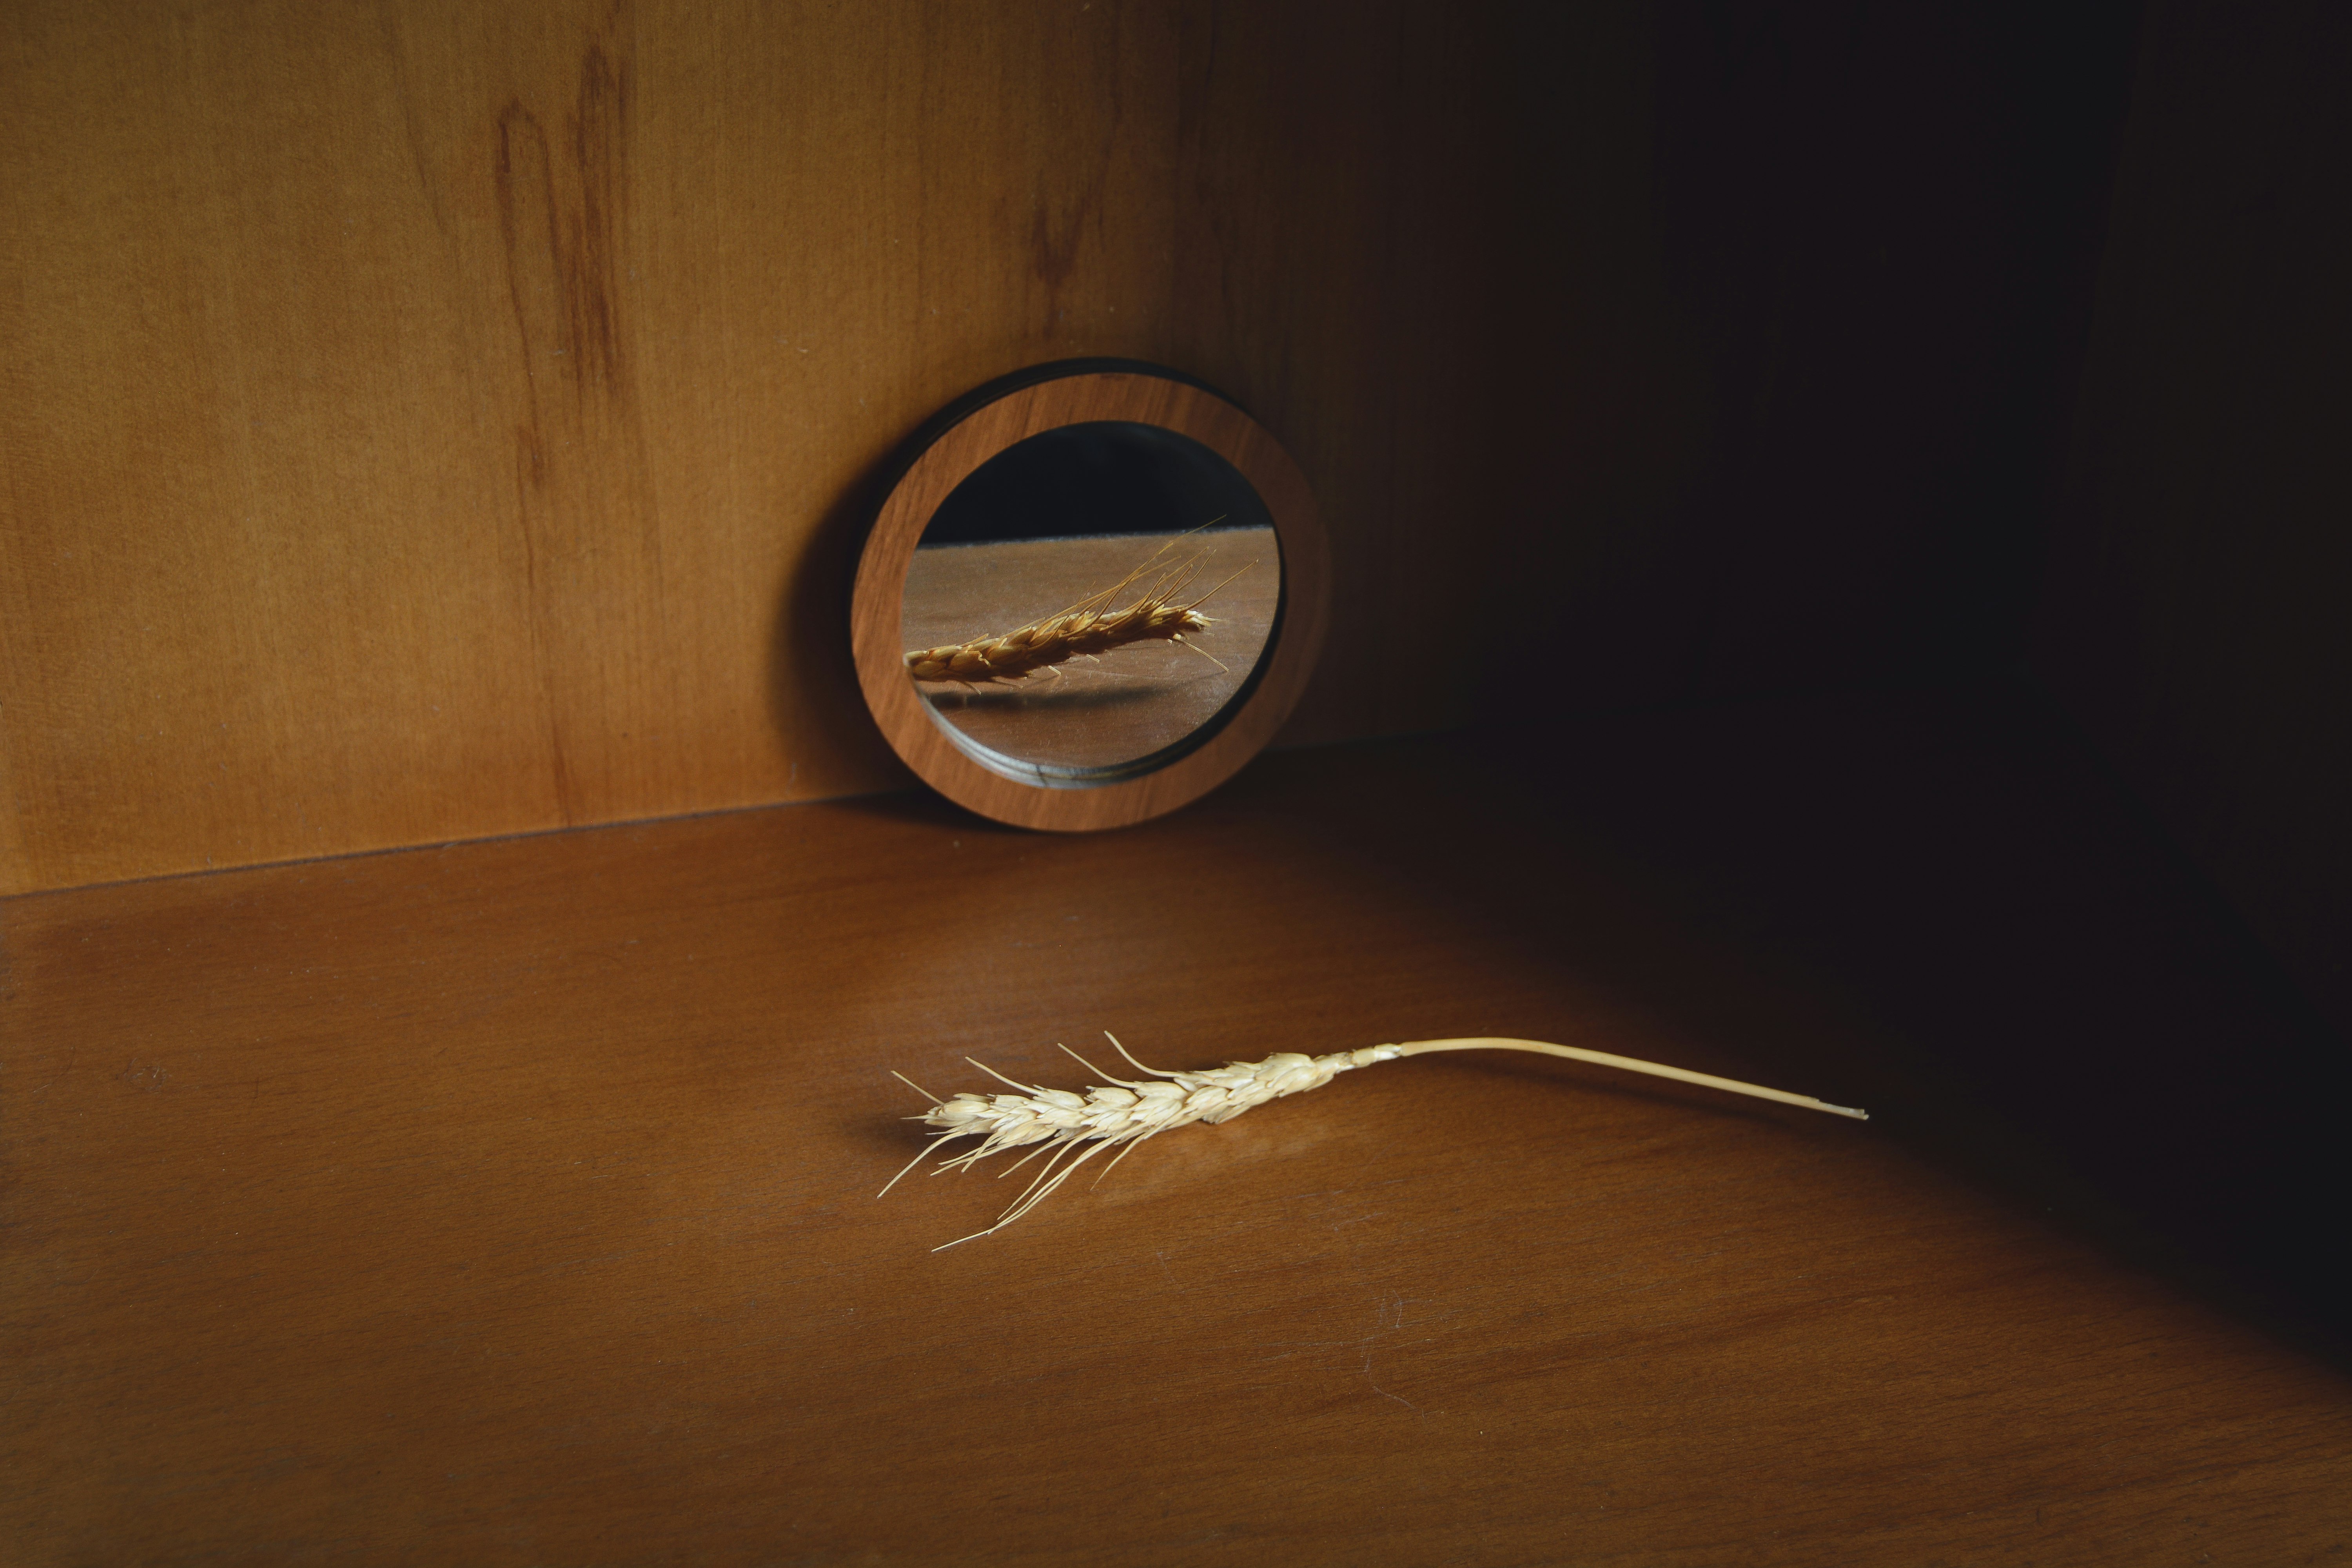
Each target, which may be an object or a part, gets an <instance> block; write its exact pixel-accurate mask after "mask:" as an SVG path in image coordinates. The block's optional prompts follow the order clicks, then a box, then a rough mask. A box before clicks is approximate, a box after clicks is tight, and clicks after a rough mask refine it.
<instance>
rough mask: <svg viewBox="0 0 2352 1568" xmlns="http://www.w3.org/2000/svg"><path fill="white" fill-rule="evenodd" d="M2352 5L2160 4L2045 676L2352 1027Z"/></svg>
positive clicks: (2122, 174)
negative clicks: (2350, 291) (2351, 617)
mask: <svg viewBox="0 0 2352 1568" xmlns="http://www.w3.org/2000/svg"><path fill="white" fill-rule="evenodd" d="M2347 73H2352V16H2347V14H2346V13H2345V12H2343V11H2342V10H2341V9H2339V8H2336V7H2327V6H2306V7H2285V8H2281V9H2278V10H2276V11H2273V12H2266V13H2263V15H2262V16H2260V17H2259V18H2255V17H2251V16H2249V17H2240V16H2221V15H2220V14H2218V13H2210V12H2206V11H2203V10H2201V9H2200V8H2199V7H2195V6H2187V5H2155V6H2152V7H2151V9H2150V12H2149V17H2148V22H2147V42H2146V47H2145V49H2144V51H2143V54H2142V57H2141V63H2140V70H2139V79H2138V83H2137V89H2136V91H2135V95H2134V101H2133V106H2132V118H2131V122H2130V127H2129V131H2128V132H2127V136H2126V143H2125V150H2124V151H2125V155H2124V159H2123V163H2122V166H2121V169H2120V171H2119V174H2118V176H2117V183H2116V202H2115V211H2114V215H2113V217H2112V219H2111V227H2110V239H2109V244H2108V248H2107V253H2106V258H2105V264H2104V266H2103V268H2102V270H2101V273H2100V278H2099V287H2098V311H2097V318H2096V322H2095V329H2094V334H2093V338H2092V347H2091V355H2090V359H2089V361H2088V364H2087V367H2086V370H2085V374H2084V379H2083V385H2082V394H2081V398H2080V401H2079V405H2078V408H2077V413H2076V418H2075V441H2074V451H2073V454H2072V458H2073V460H2072V463H2071V466H2070V467H2071V472H2070V480H2069V484H2068V487H2067V491H2066V498H2065V508H2064V514H2063V518H2062V522H2061V528H2060V532H2059V536H2058V541H2057V549H2056V551H2055V553H2054V556H2053V565H2052V570H2051V573H2050V577H2049V584H2048V590H2047V593H2046V594H2045V595H2044V602H2043V605H2042V625H2041V628H2040V637H2039V643H2038V647H2037V649H2036V666H2037V668H2039V670H2040V671H2041V673H2042V675H2043V676H2044V678H2045V679H2047V680H2048V681H2049V682H2050V684H2051V685H2052V686H2053V688H2054V689H2056V691H2057V692H2058V694H2059V695H2060V698H2061V700H2063V703H2064V705H2065V707H2066V709H2067V710H2068V711H2069V712H2070V713H2071V714H2072V715H2073V716H2074V718H2075V719H2077V720H2078V721H2080V722H2081V723H2082V724H2083V726H2084V729H2085V730H2086V731H2088V732H2089V733H2090V735H2091V736H2092V738H2093V739H2094V740H2095V742H2097V744H2098V746H2099V748H2100V749H2101V751H2102V752H2104V753H2105V756H2106V757H2107V759H2108V760H2109V761H2110V762H2111V763H2114V764H2115V765H2116V768H2117V770H2118V771H2119V772H2120V773H2122V774H2123V776H2124V777H2125V778H2126V780H2128V782H2129V783H2130V784H2131V786H2132V788H2133V790H2134V791H2135V792H2136V793H2137V794H2138V795H2140V796H2141V797H2142V798H2143V799H2144V800H2145V801H2146V802H2147V805H2149V806H2150V807H2151V808H2152V810H2153V811H2154V812H2155V814H2156V815H2157V816H2158V818H2159V819H2160V820H2161V821H2162V822H2163V823H2164V825H2165V826H2166V827H2167V829H2168V830H2169V831H2170V833H2171V834H2172V835H2173V836H2174V837H2176V838H2177V839H2178V841H2179V843H2180V845H2181V846H2182V847H2183V848H2184V849H2186V850H2187V851H2188V852H2189V856H2190V857H2191V858H2193V859H2194V860H2195V861H2196V862H2197V863H2198V864H2199V865H2200V867H2201V868H2203V869H2204V870H2205V872H2206V873H2207V874H2208V875H2209V876H2210V877H2212V878H2213V879H2214V880H2215V881H2216V882H2217V883H2218V884H2219V885H2220V886H2221V889H2222V890H2223V891H2224V892H2225V893H2226V894H2227V895H2228V896H2229V898H2230V900H2231V902H2232V903H2233V904H2234V905H2235V906H2236V907H2237V909H2238V910H2239V911H2240V912H2241V913H2242V915H2244V917H2245V918H2246V920H2247V921H2248V923H2249V924H2250V925H2251V926H2252V928H2253V930H2254V931H2256V932H2257V933H2258V934H2259V935H2260V936H2261V938H2262V939H2263V942H2264V943H2265V944H2266V945H2267V946H2268V947H2270V949H2271V950H2272V951H2273V952H2275V953H2276V954H2277V955H2278V956H2279V957H2280V959H2281V960H2282V961H2283V962H2284V964H2285V965H2286V967H2287V968H2288V969H2289V971H2290V972H2291V973H2294V975H2295V977H2296V978H2297V980H2298V981H2299V982H2300V984H2301V985H2302V986H2303V988H2304V989H2305V992H2306V994H2308V995H2309V996H2310V997H2311V998H2312V999H2313V1001H2314V1002H2315V1003H2316V1004H2317V1005H2319V1007H2320V1008H2321V1009H2322V1010H2323V1011H2324V1012H2326V1014H2327V1015H2328V1016H2330V1017H2331V1018H2332V1019H2333V1020H2334V1022H2335V1025H2336V1027H2337V1029H2339V1030H2341V1031H2344V1032H2345V1033H2347V1034H2352V816H2347V812H2346V809H2345V802H2346V800H2347V797H2352V724H2347V719H2346V715H2347V712H2352V638H2347V637H2346V635H2345V631H2344V620H2345V612H2344V604H2345V598H2346V595H2347V589H2352V532H2347V519H2348V518H2352V463H2347V460H2346V458H2345V440H2346V431H2347V427H2352V393H2347V384H2346V381H2345V375H2344V366H2345V363H2346V359H2347V354H2352V311H2348V310H2347V308H2346V303H2345V300H2346V294H2345V286H2344V280H2345V278H2346V277H2347V273H2352V209H2347V205H2346V203H2345V201H2344V197H2343V192H2344V190H2345V187H2346V184H2347V181H2352V156H2347V150H2352V100H2347V98H2346V96H2345V93H2344V90H2343V84H2344V81H2345V79H2346V77H2347Z"/></svg>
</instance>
